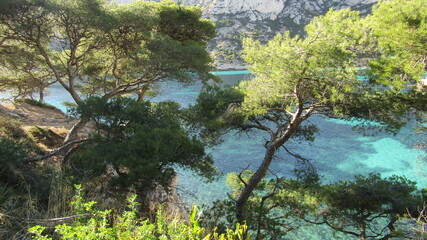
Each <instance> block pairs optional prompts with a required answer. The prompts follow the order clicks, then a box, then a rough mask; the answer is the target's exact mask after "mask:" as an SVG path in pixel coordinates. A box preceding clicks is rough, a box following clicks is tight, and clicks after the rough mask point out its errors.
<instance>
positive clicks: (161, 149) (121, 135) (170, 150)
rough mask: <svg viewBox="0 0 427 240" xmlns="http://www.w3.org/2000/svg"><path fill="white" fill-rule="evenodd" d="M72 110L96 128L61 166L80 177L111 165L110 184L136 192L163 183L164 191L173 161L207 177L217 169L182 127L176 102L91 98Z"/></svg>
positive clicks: (168, 183)
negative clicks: (135, 190)
mask: <svg viewBox="0 0 427 240" xmlns="http://www.w3.org/2000/svg"><path fill="white" fill-rule="evenodd" d="M76 114H78V115H79V116H80V117H81V118H85V119H90V120H92V122H93V123H94V124H95V126H94V128H95V130H96V132H95V133H94V134H93V135H92V136H91V137H90V138H89V140H87V141H86V142H84V143H83V144H81V145H80V146H79V147H78V148H75V149H74V150H73V151H71V152H70V153H71V154H70V156H69V157H68V156H67V157H66V158H65V161H66V162H64V164H65V166H70V168H69V170H70V171H72V172H74V174H77V175H79V176H81V177H86V178H88V179H92V178H94V177H96V176H100V175H102V174H105V172H106V168H107V166H109V167H110V168H112V170H113V171H114V172H115V174H112V175H113V177H112V178H111V180H112V182H113V183H116V184H119V185H121V186H124V187H129V186H131V185H132V186H134V187H135V189H137V190H138V191H144V190H147V189H149V190H150V189H151V190H152V189H153V187H156V186H157V185H162V186H164V189H166V190H167V191H168V190H170V183H171V180H172V178H174V177H175V175H176V174H175V170H174V168H175V167H176V166H180V167H183V168H188V169H191V170H194V171H196V172H198V173H199V174H200V175H203V176H205V177H207V178H210V177H213V176H214V174H215V173H216V171H215V169H214V167H213V161H212V159H211V158H210V156H209V155H208V154H206V153H205V150H204V144H203V143H202V142H200V141H199V140H197V139H195V138H194V137H192V136H191V135H190V134H189V133H188V131H186V129H185V128H184V127H183V126H182V123H183V121H182V116H181V110H180V109H179V105H178V104H177V103H174V102H161V103H157V104H154V103H149V102H137V101H136V100H132V99H130V98H114V99H111V100H106V99H104V98H90V99H88V100H87V101H85V102H83V103H81V104H80V106H79V107H78V108H77V109H76ZM81 177H79V179H82V178H81Z"/></svg>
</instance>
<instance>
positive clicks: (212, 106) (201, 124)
mask: <svg viewBox="0 0 427 240" xmlns="http://www.w3.org/2000/svg"><path fill="white" fill-rule="evenodd" d="M243 97H244V95H243V93H242V92H241V91H240V90H239V89H237V88H235V87H232V86H225V87H224V88H221V87H219V86H208V87H206V88H205V89H204V90H203V91H202V92H201V93H200V94H199V96H198V97H197V100H196V104H195V105H193V106H190V108H189V109H188V111H187V117H188V119H189V122H190V123H191V124H192V125H193V127H195V129H196V131H201V132H200V133H201V136H202V138H203V139H204V141H206V142H211V143H218V142H220V136H222V135H223V134H224V133H225V132H227V131H228V130H229V129H230V128H233V127H235V126H239V124H241V123H243V121H244V116H243V115H241V114H239V113H238V112H236V110H237V109H238V107H239V105H240V103H241V102H242V101H243Z"/></svg>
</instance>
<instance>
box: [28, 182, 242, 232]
mask: <svg viewBox="0 0 427 240" xmlns="http://www.w3.org/2000/svg"><path fill="white" fill-rule="evenodd" d="M135 198H136V196H133V197H131V198H129V200H128V201H129V204H128V208H129V210H127V211H124V212H123V213H121V214H120V215H119V216H118V217H117V218H116V219H114V221H109V217H110V216H111V210H103V211H102V210H97V209H95V208H94V205H95V204H96V203H95V202H84V200H83V197H82V195H81V188H80V187H79V186H77V195H76V200H75V201H74V202H72V204H73V205H74V207H75V210H76V214H78V215H77V216H78V218H77V220H76V221H74V222H73V223H71V224H61V225H57V226H56V227H55V229H56V231H55V232H56V234H55V235H54V237H55V239H64V240H65V239H76V240H78V239H82V240H83V239H85V240H87V239H141V240H142V239H144V240H146V239H153V240H155V239H164V240H166V239H170V240H173V239H176V240H198V239H200V240H201V239H205V240H208V239H218V240H244V239H249V237H248V238H245V237H244V235H245V233H246V226H244V225H237V226H236V229H235V230H232V229H229V230H227V232H225V233H222V234H218V233H217V232H215V231H214V232H212V233H207V232H206V230H205V229H204V228H201V227H200V226H199V222H198V220H197V217H196V216H197V208H196V207H193V211H192V212H191V214H190V219H189V222H188V224H185V223H182V222H180V221H179V220H178V219H174V220H170V219H168V218H167V216H165V215H164V214H163V213H162V210H161V208H160V210H159V211H158V212H157V216H156V221H153V222H150V221H149V220H144V221H143V220H141V219H139V218H138V217H137V205H138V203H136V201H135ZM44 229H45V227H42V226H40V225H37V226H34V227H32V228H30V229H29V230H28V231H29V232H30V233H32V234H34V235H33V239H52V237H51V236H48V235H44V234H43V231H44Z"/></svg>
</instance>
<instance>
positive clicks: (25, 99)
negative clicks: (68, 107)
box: [15, 98, 58, 110]
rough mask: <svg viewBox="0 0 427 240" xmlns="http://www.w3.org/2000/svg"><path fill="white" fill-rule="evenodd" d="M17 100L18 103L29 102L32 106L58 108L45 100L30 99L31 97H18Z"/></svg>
mask: <svg viewBox="0 0 427 240" xmlns="http://www.w3.org/2000/svg"><path fill="white" fill-rule="evenodd" d="M15 102H16V103H26V104H29V105H31V106H36V107H41V108H47V109H53V110H58V108H56V107H55V106H53V105H50V104H47V103H43V102H39V101H36V100H34V99H30V98H21V99H16V100H15Z"/></svg>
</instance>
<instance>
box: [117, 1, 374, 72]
mask: <svg viewBox="0 0 427 240" xmlns="http://www.w3.org/2000/svg"><path fill="white" fill-rule="evenodd" d="M131 1H133V0H115V2H117V3H128V2H131ZM175 1H177V2H179V3H181V4H184V5H198V6H200V7H201V8H202V10H203V13H204V17H206V18H208V19H211V20H213V21H214V22H215V23H216V25H217V36H216V37H215V38H214V39H213V40H212V42H211V43H210V44H209V50H210V51H211V52H212V54H213V56H214V57H215V61H216V63H217V66H218V67H219V68H220V69H230V68H244V67H245V66H244V64H243V62H242V60H241V59H240V50H241V40H240V39H241V38H242V37H253V38H256V39H259V40H261V41H266V40H268V39H270V38H272V37H273V36H274V35H276V34H277V33H281V32H284V31H290V32H291V33H292V34H303V29H304V26H305V25H306V24H307V23H309V22H310V20H311V19H312V18H313V17H315V16H319V15H322V14H324V13H326V12H327V11H328V10H329V9H330V8H334V9H342V8H351V9H353V10H359V11H360V12H361V13H362V14H367V13H369V11H370V9H371V7H372V5H373V4H374V3H375V2H376V1H377V0H175Z"/></svg>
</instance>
